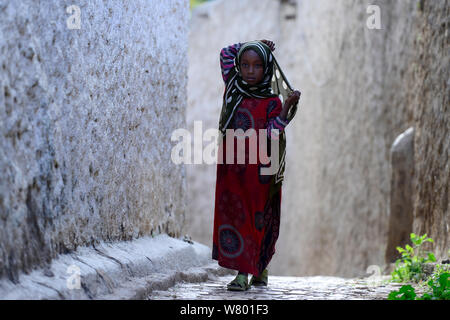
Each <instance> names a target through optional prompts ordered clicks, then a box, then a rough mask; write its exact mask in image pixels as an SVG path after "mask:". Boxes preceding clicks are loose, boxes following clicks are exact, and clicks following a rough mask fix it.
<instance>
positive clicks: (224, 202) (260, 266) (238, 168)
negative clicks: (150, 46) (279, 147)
mask: <svg viewBox="0 0 450 320" xmlns="http://www.w3.org/2000/svg"><path fill="white" fill-rule="evenodd" d="M239 46H240V44H235V45H233V46H230V47H227V48H224V49H222V51H221V66H222V76H223V79H224V81H225V82H226V81H227V72H226V71H227V66H228V68H230V67H231V66H230V60H231V59H233V58H234V55H235V54H236V53H237V51H238V50H239ZM227 62H228V64H227ZM281 110H282V103H281V100H280V99H279V98H278V97H273V98H265V99H256V98H244V99H243V100H242V102H241V104H240V105H239V106H238V107H237V109H236V111H235V114H234V116H233V118H232V120H231V123H230V125H229V127H228V128H230V129H235V130H236V129H239V128H241V129H243V131H244V132H245V131H246V130H248V129H250V128H253V129H255V132H254V134H256V135H257V139H256V141H259V134H260V132H259V129H265V130H267V135H268V137H269V139H276V140H277V139H278V138H277V136H271V135H270V134H271V131H270V129H271V128H275V129H279V130H284V127H285V126H286V125H287V123H286V122H284V121H282V120H281V119H280V118H279V117H278V116H279V114H280V113H281ZM239 139H245V164H239V163H238V161H237V150H238V147H237V141H238V140H239ZM250 140H251V139H250V138H249V137H234V151H235V152H234V161H233V163H230V164H227V163H226V148H225V146H226V137H224V138H223V142H222V143H221V144H220V145H219V155H220V154H223V162H222V163H220V162H219V161H218V164H217V171H216V191H215V209H214V230H213V250H212V258H213V259H215V260H218V263H219V265H220V266H222V267H225V268H229V269H234V270H239V271H241V272H247V273H250V274H253V275H259V274H260V273H261V272H262V271H263V270H264V269H265V268H266V267H267V265H268V264H269V262H270V260H271V258H272V256H273V254H274V253H275V242H276V241H277V239H278V234H279V227H280V207H281V189H280V191H279V192H278V193H277V194H275V195H274V196H273V197H272V200H271V201H270V202H269V201H268V199H269V185H270V181H271V179H272V177H273V176H272V175H262V174H261V168H263V167H268V166H270V164H267V165H265V164H263V163H261V159H260V157H259V145H258V143H257V144H256V145H257V149H256V150H258V152H257V162H256V163H253V164H252V163H250V161H249V143H250ZM268 144H270V141H269V142H268ZM268 148H270V146H269V145H268ZM264 162H266V161H264Z"/></svg>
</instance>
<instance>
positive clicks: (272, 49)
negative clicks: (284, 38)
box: [260, 40, 275, 51]
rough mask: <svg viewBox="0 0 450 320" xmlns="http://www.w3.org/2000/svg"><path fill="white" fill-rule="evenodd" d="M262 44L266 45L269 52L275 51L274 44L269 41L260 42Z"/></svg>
mask: <svg viewBox="0 0 450 320" xmlns="http://www.w3.org/2000/svg"><path fill="white" fill-rule="evenodd" d="M260 41H261V42H262V43H265V44H267V46H268V47H269V48H270V50H271V51H275V43H273V41H270V40H260Z"/></svg>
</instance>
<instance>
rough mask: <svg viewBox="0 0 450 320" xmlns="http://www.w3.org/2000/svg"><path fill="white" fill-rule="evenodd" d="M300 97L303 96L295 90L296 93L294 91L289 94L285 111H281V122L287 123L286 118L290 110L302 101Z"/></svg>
mask: <svg viewBox="0 0 450 320" xmlns="http://www.w3.org/2000/svg"><path fill="white" fill-rule="evenodd" d="M300 95H301V92H300V91H298V90H295V91H292V92H290V93H289V95H288V98H287V99H286V101H285V102H284V106H283V109H282V110H281V113H280V118H281V120H283V121H286V117H287V114H288V112H289V109H290V108H291V107H292V106H295V104H296V103H297V102H298V100H299V99H300Z"/></svg>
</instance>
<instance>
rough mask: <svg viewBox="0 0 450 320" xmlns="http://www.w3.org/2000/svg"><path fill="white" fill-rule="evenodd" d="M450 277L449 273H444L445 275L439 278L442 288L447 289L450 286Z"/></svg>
mask: <svg viewBox="0 0 450 320" xmlns="http://www.w3.org/2000/svg"><path fill="white" fill-rule="evenodd" d="M449 275H450V274H449V273H448V272H444V273H443V274H441V275H440V276H439V284H440V285H441V287H442V288H446V287H448V286H449V281H448V277H449Z"/></svg>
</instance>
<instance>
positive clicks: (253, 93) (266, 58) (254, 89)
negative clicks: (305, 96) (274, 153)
mask: <svg viewBox="0 0 450 320" xmlns="http://www.w3.org/2000/svg"><path fill="white" fill-rule="evenodd" d="M250 49H251V50H253V51H255V52H256V53H257V54H258V55H259V57H260V58H261V60H262V61H263V68H264V75H263V80H262V81H261V82H260V83H258V84H256V85H250V84H248V83H247V82H246V81H244V80H243V79H242V75H241V70H240V60H241V57H242V55H243V53H244V52H245V51H246V50H250ZM228 79H229V80H228V81H227V84H226V88H225V92H224V95H223V104H222V111H221V113H220V120H219V130H220V131H221V133H222V134H221V139H220V143H221V142H222V141H223V139H222V138H223V137H224V136H225V134H226V129H227V128H228V126H229V124H230V122H231V119H232V118H233V115H234V113H235V110H236V109H237V107H238V106H239V104H240V103H241V101H242V100H243V98H244V97H246V98H260V99H262V98H270V97H276V96H278V97H279V98H280V100H281V102H282V103H284V101H286V99H287V98H288V96H289V93H290V92H292V91H294V90H293V89H292V87H291V85H290V84H289V82H288V80H287V78H286V76H285V75H284V73H283V71H282V70H281V68H280V66H279V65H278V62H277V60H276V59H275V56H274V55H273V54H272V51H271V50H270V48H269V46H267V45H266V44H265V43H263V42H261V41H250V42H246V43H245V44H243V45H242V46H241V48H240V50H239V52H238V54H237V56H236V58H235V61H234V68H231V70H230V73H229V75H228ZM296 112H297V104H296V105H294V106H292V107H291V108H290V109H289V112H288V115H287V120H288V122H289V121H291V120H292V118H294V116H295V114H296ZM279 137H280V144H279V157H280V158H279V169H278V172H277V173H276V174H275V175H274V177H273V178H272V181H271V186H270V192H269V196H270V198H271V197H272V195H273V194H275V193H276V192H277V191H278V190H279V188H280V187H281V182H282V181H283V178H284V177H283V173H284V164H285V155H286V136H285V132H284V131H282V132H281V134H280V136H279Z"/></svg>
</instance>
